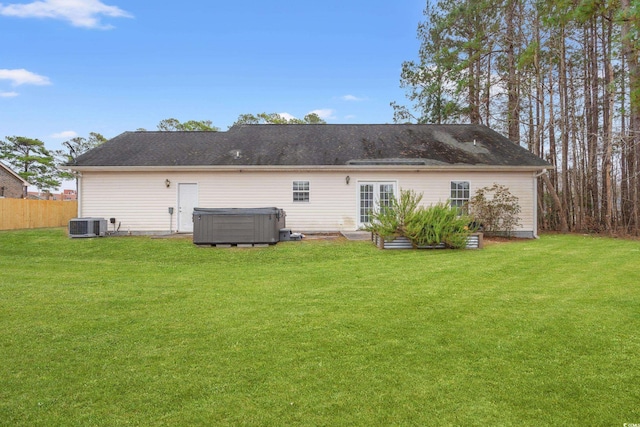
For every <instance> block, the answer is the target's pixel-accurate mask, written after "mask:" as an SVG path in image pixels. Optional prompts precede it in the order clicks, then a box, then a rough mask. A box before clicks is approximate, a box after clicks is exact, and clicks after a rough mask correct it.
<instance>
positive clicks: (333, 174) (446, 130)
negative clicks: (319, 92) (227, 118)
mask: <svg viewBox="0 0 640 427" xmlns="http://www.w3.org/2000/svg"><path fill="white" fill-rule="evenodd" d="M68 167H69V168H70V169H72V170H74V171H76V172H77V174H78V177H79V194H78V216H79V217H102V218H107V219H108V218H115V221H116V224H119V225H120V231H124V232H131V233H166V232H169V231H174V232H176V231H177V232H192V231H193V220H192V212H193V208H194V207H200V208H251V207H277V208H281V209H284V211H285V212H286V215H287V216H286V225H287V228H290V229H291V230H292V231H294V232H303V233H304V232H334V231H354V230H357V229H359V228H360V227H361V226H362V225H363V224H366V223H367V222H368V221H369V220H370V214H371V209H372V208H374V207H375V206H376V204H378V203H384V202H385V200H388V199H389V198H390V197H391V196H393V195H396V194H398V193H399V190H400V189H412V190H414V191H416V192H417V193H422V194H423V203H425V204H427V205H428V204H432V203H437V202H439V201H443V202H444V201H446V200H451V203H452V204H457V205H460V204H462V203H464V202H465V201H467V200H469V198H470V197H472V196H473V194H474V191H476V190H477V189H478V188H482V187H486V186H491V185H493V184H494V183H498V184H502V185H505V186H507V187H508V188H509V189H510V191H511V193H512V194H514V195H515V196H517V197H518V199H519V203H520V207H521V209H522V212H521V214H520V217H521V221H520V223H521V225H520V227H519V228H518V229H517V230H516V232H515V235H517V236H523V237H535V236H536V233H537V228H536V223H537V219H536V200H537V194H536V192H537V175H538V174H540V173H541V172H543V171H544V170H546V169H549V168H551V166H550V165H549V163H547V162H546V161H544V160H543V159H541V158H539V157H537V156H535V155H533V154H532V153H530V152H529V151H527V150H526V149H524V148H522V147H520V146H519V145H517V144H514V143H513V142H511V141H510V140H508V139H507V138H505V137H504V136H502V135H500V134H499V133H497V132H495V131H493V130H491V129H490V128H488V127H486V126H480V125H413V124H403V125H329V124H323V125H241V126H234V127H232V128H231V129H229V130H228V131H226V132H146V131H142V132H125V133H123V134H121V135H119V136H116V137H115V138H113V139H111V140H109V141H107V142H105V143H104V144H102V145H100V146H98V147H97V148H94V149H93V150H90V151H88V152H87V153H84V154H83V155H81V156H79V157H78V158H77V160H76V162H75V163H74V164H70V165H68Z"/></svg>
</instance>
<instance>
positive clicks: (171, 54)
mask: <svg viewBox="0 0 640 427" xmlns="http://www.w3.org/2000/svg"><path fill="white" fill-rule="evenodd" d="M424 5H425V1H424V0H401V1H392V0H366V1H365V0H324V1H321V2H315V1H314V2H307V1H304V0H280V1H279V2H265V1H255V0H245V1H242V2H233V1H229V2H218V1H211V0H207V1H199V0H185V1H183V2H178V3H171V2H151V1H142V0H130V1H126V2H125V1H123V0H105V1H100V0H39V1H24V0H22V1H18V0H14V1H11V0H8V1H3V2H1V3H0V138H4V137H5V136H12V135H18V136H26V137H30V138H38V139H40V140H42V141H44V142H45V145H46V146H47V147H48V148H49V149H57V148H60V144H61V143H62V142H63V141H65V140H67V139H70V138H72V137H74V136H84V137H86V136H88V134H89V132H99V133H101V134H103V135H104V136H105V137H107V138H112V137H114V136H116V135H118V134H120V133H122V132H124V131H128V130H136V129H138V128H145V129H148V130H155V129H156V126H157V124H158V122H159V121H160V120H162V119H166V118H176V119H178V120H180V121H186V120H211V121H212V122H213V124H214V125H216V126H218V127H220V128H221V129H222V130H226V129H227V128H228V127H229V126H230V125H231V124H232V123H233V122H234V121H235V120H236V119H237V117H238V116H239V115H240V114H243V113H253V114H256V113H261V112H267V113H272V112H275V113H287V114H289V115H291V116H295V117H299V118H302V117H304V115H306V114H308V113H310V112H314V111H315V112H317V113H318V114H319V115H320V116H321V117H323V118H325V120H327V122H328V123H391V122H392V120H393V111H392V109H391V107H390V106H389V103H390V102H391V101H399V102H404V99H405V98H404V91H403V90H402V89H401V88H400V86H399V79H400V69H401V64H402V62H403V61H405V60H409V59H413V58H415V57H416V56H417V53H418V48H419V42H418V40H417V38H416V30H417V25H418V23H419V22H420V21H421V20H422V10H423V8H424Z"/></svg>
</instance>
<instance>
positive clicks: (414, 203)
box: [365, 190, 472, 248]
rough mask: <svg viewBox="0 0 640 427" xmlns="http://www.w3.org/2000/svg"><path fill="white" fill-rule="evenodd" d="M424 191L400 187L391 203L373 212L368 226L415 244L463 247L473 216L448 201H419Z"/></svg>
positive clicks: (388, 235)
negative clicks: (426, 203) (431, 202)
mask: <svg viewBox="0 0 640 427" xmlns="http://www.w3.org/2000/svg"><path fill="white" fill-rule="evenodd" d="M421 200H422V194H416V193H415V192H414V191H413V190H400V197H399V198H398V199H396V198H393V199H392V200H391V203H390V205H389V206H381V207H379V208H378V209H377V210H376V211H375V212H373V213H372V215H371V224H369V225H368V226H367V227H365V229H366V230H367V231H371V232H372V233H375V234H377V235H379V236H380V237H382V238H384V239H391V238H395V237H398V236H404V237H406V238H408V239H409V240H411V242H412V244H413V246H414V247H416V246H435V245H439V244H441V243H444V244H445V246H446V247H449V248H464V247H465V246H466V244H467V238H468V236H469V233H470V232H471V231H472V230H469V227H468V225H469V223H470V218H469V217H468V216H466V215H459V213H460V211H459V210H458V209H457V208H455V207H452V206H450V205H449V203H448V202H447V203H437V204H436V205H433V206H429V207H424V206H421V205H420V201H421Z"/></svg>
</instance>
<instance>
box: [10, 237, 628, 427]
mask: <svg viewBox="0 0 640 427" xmlns="http://www.w3.org/2000/svg"><path fill="white" fill-rule="evenodd" d="M639 260H640V242H636V241H626V240H615V239H608V238H596V237H588V236H578V235H571V236H562V235H549V236H543V237H542V238H541V239H540V240H535V241H527V242H512V243H496V244H492V245H489V246H488V247H487V248H486V249H483V250H480V251H449V250H434V251H381V250H379V249H377V248H375V247H374V246H373V245H372V244H370V243H367V242H343V241H303V242H284V243H280V244H278V245H275V246H272V247H269V248H263V249H258V248H256V249H236V248H232V249H215V248H211V249H208V248H207V249H203V248H198V247H196V246H194V245H193V244H192V243H191V241H190V240H189V239H166V240H161V239H150V238H146V237H126V238H102V239H69V238H67V237H66V235H65V231H64V230H62V229H52V230H36V231H19V232H0V325H1V326H2V331H3V332H2V334H1V335H0V362H1V363H0V384H1V386H0V425H18V426H20V425H24V426H93V425H95V426H119V425H127V426H128V425H132V426H150V425H154V426H155V425H264V426H280V425H313V426H321V425H327V426H328V425H330V426H351V425H363V426H364V425H366V426H371V425H403V426H405V425H416V426H417V425H420V426H421V425H504V426H509V425H518V426H520V425H536V426H545V425H546V426H557V425H614V426H622V425H623V424H624V423H640V406H639V405H638V402H639V401H640V357H639V356H640V336H639V334H638V331H640V287H639V285H640V266H639V265H638V261H639Z"/></svg>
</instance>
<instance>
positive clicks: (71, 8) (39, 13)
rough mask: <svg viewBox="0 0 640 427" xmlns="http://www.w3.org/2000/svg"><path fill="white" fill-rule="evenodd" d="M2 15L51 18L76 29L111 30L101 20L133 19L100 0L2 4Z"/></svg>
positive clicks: (126, 13)
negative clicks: (104, 17) (105, 17)
mask: <svg viewBox="0 0 640 427" xmlns="http://www.w3.org/2000/svg"><path fill="white" fill-rule="evenodd" d="M0 15H4V16H14V17H18V18H51V19H61V20H63V21H69V22H70V23H71V25H73V26H74V27H82V28H98V29H109V28H113V27H112V26H111V25H102V23H101V22H100V18H101V17H102V16H109V17H112V18H132V17H133V15H131V14H130V13H129V12H127V11H124V10H122V9H120V8H119V7H117V6H109V5H106V4H104V3H102V2H101V1H100V0H42V1H34V2H32V3H26V4H8V5H6V6H5V5H4V4H2V3H0Z"/></svg>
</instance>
